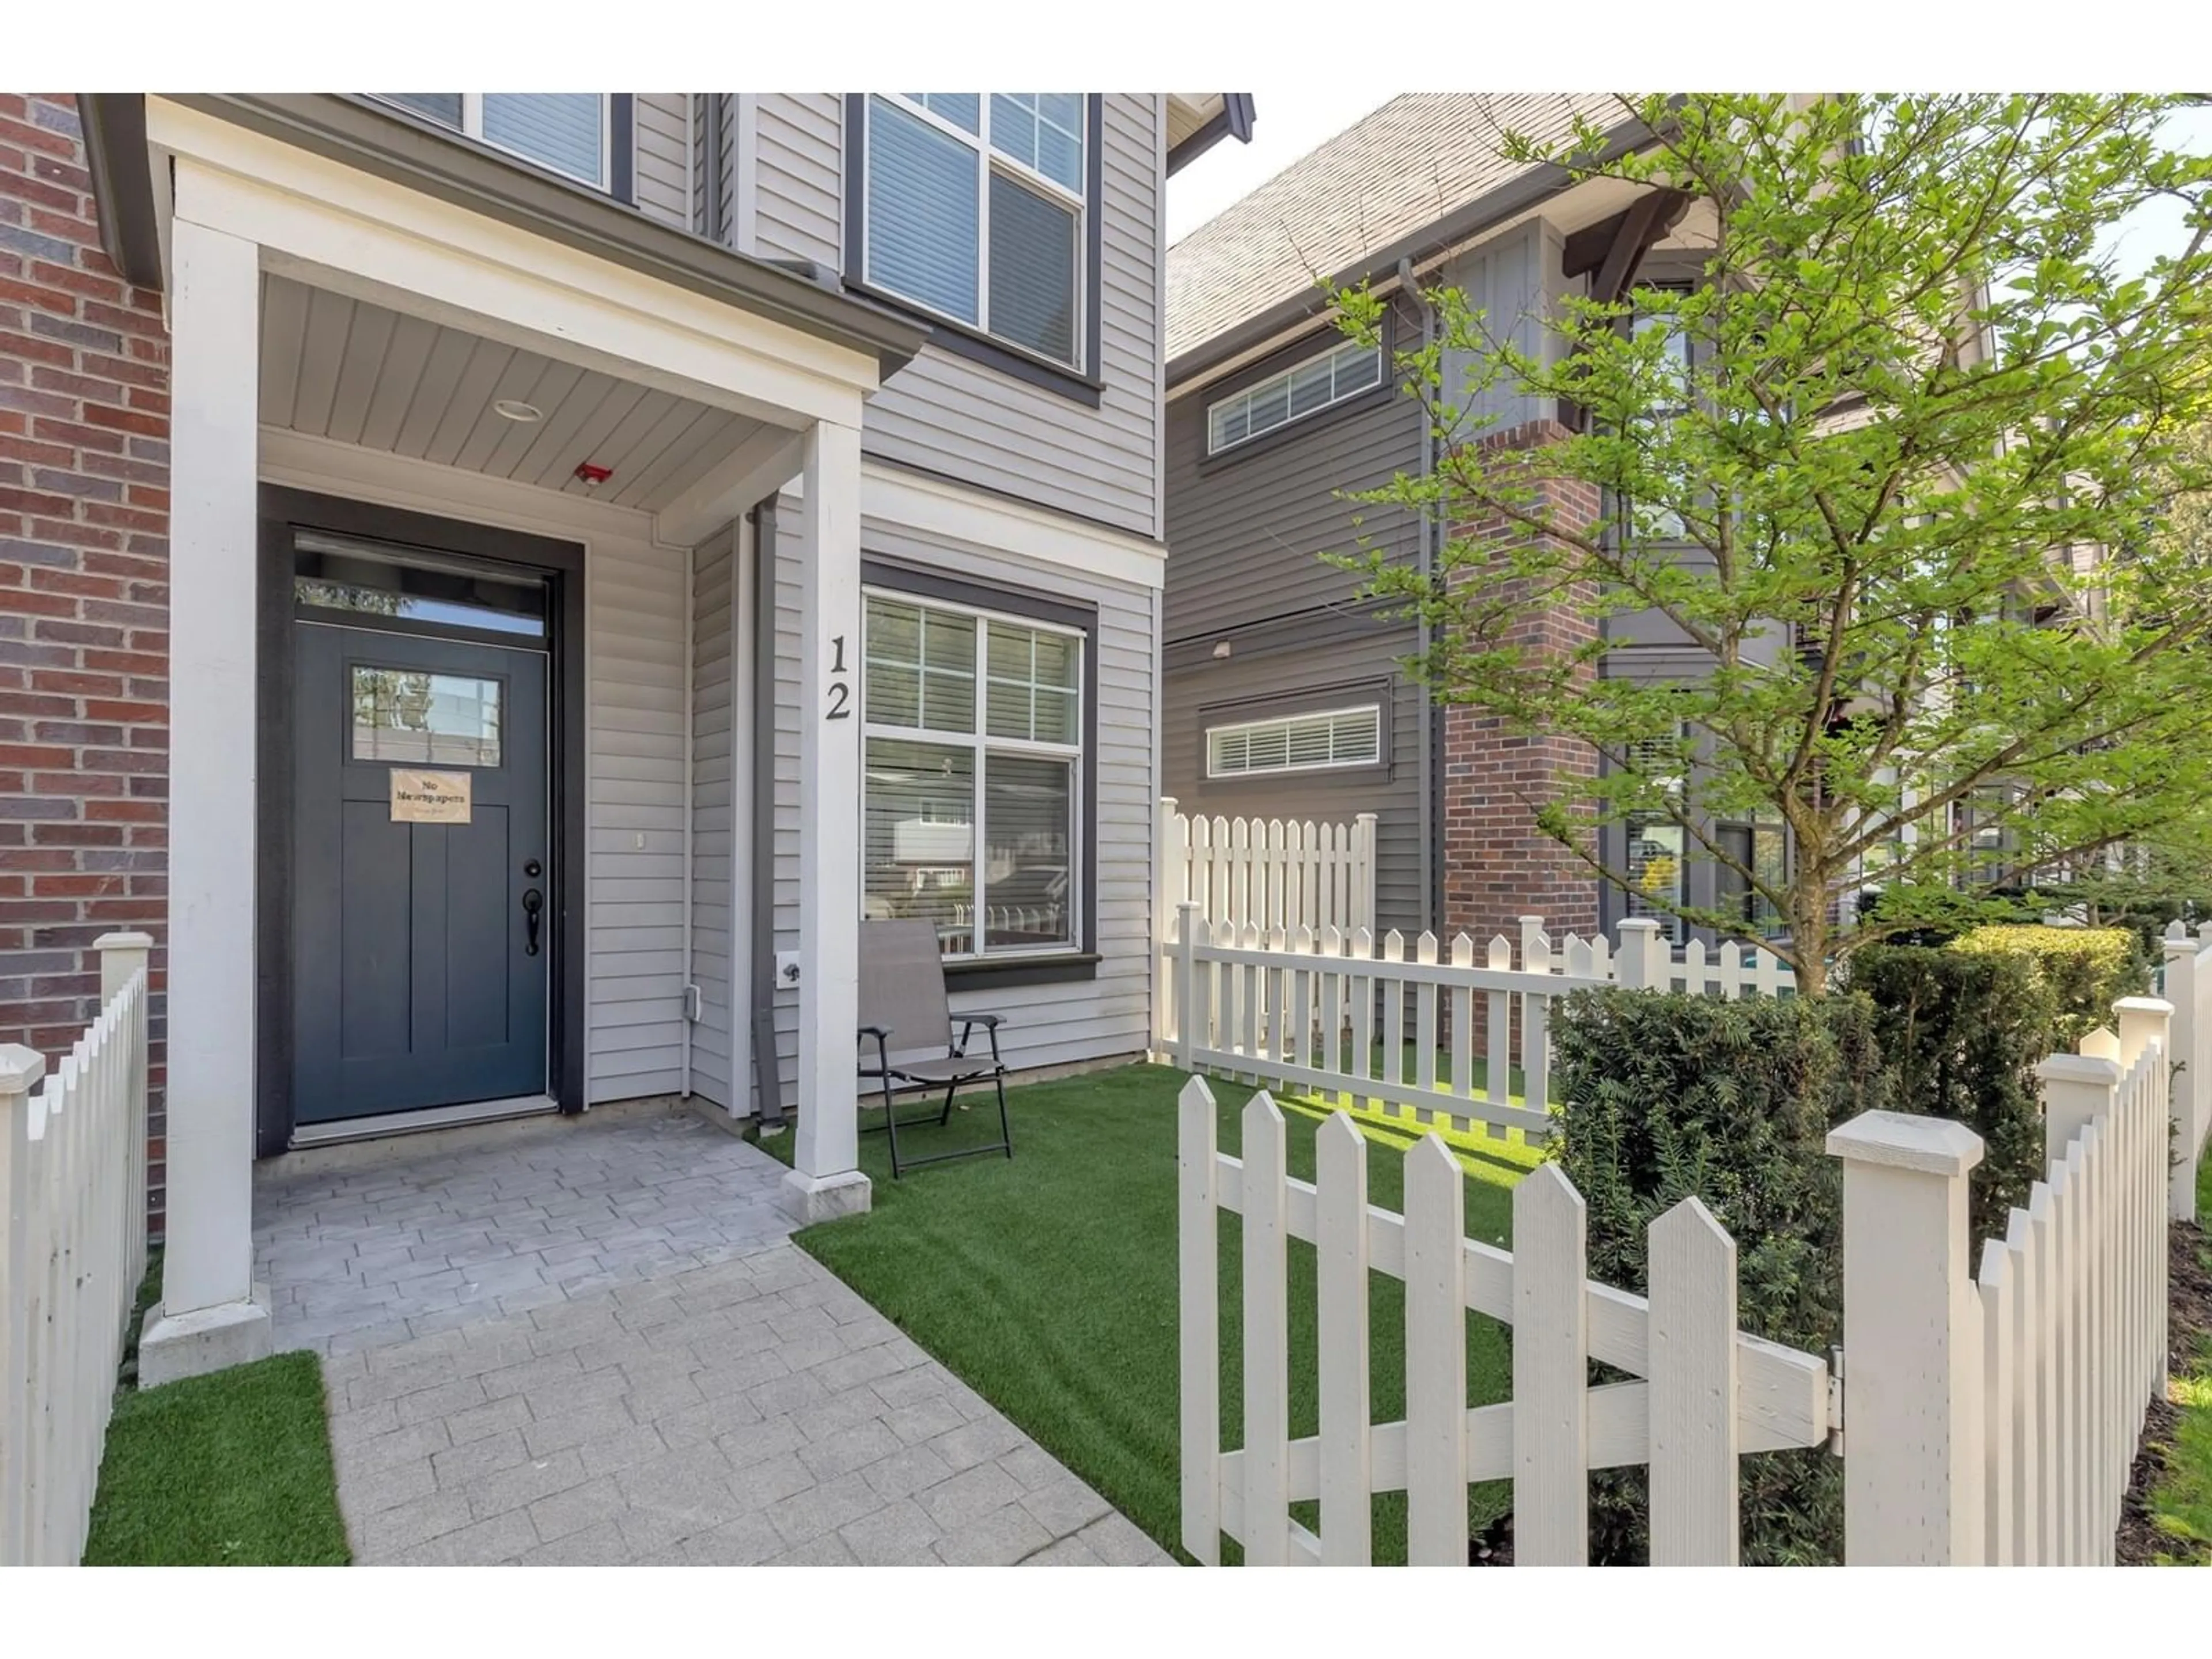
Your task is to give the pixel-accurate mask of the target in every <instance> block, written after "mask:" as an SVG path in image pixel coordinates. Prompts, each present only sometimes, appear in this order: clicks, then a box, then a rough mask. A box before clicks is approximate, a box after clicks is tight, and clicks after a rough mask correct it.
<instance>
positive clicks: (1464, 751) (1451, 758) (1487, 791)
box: [1443, 421, 1599, 960]
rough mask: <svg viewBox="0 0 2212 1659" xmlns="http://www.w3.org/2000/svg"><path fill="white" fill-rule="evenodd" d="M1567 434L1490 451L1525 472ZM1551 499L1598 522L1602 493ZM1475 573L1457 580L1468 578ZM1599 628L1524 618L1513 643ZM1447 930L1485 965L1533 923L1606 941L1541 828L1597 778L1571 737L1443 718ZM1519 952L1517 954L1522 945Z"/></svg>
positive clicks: (1542, 643)
mask: <svg viewBox="0 0 2212 1659" xmlns="http://www.w3.org/2000/svg"><path fill="white" fill-rule="evenodd" d="M1565 435H1566V432H1565V428H1563V427H1560V426H1559V425H1557V424H1555V423H1554V422H1549V421H1538V422H1530V423H1528V425H1525V426H1520V427H1516V428H1512V429H1511V430H1510V431H1507V432H1502V433H1498V434H1494V435H1492V436H1491V437H1490V438H1488V439H1486V441H1484V444H1483V448H1484V449H1485V450H1486V451H1494V452H1497V453H1498V464H1500V465H1525V464H1527V463H1528V462H1529V461H1530V460H1532V459H1534V457H1533V452H1535V451H1538V450H1540V449H1541V447H1542V446H1543V445H1545V444H1547V443H1549V442H1551V441H1554V440H1555V439H1558V438H1560V437H1564V436H1565ZM1541 488H1542V490H1543V494H1544V497H1545V499H1546V501H1547V502H1549V503H1550V505H1551V506H1552V507H1553V512H1554V513H1555V514H1556V515H1557V516H1558V517H1559V519H1560V520H1562V521H1563V522H1565V523H1569V524H1572V525H1575V526H1585V525H1593V524H1595V523H1596V522H1597V520H1598V514H1599V501H1598V492H1597V490H1596V489H1595V487H1594V486H1591V485H1588V484H1584V483H1579V482H1577V481H1573V480H1566V479H1546V480H1544V481H1543V482H1542V485H1541ZM1457 533H1458V534H1459V535H1461V536H1462V537H1467V538H1474V539H1477V540H1485V541H1493V542H1497V543H1499V544H1510V543H1515V542H1517V541H1518V540H1519V539H1520V538H1522V536H1524V535H1525V533H1526V532H1524V531H1522V530H1521V529H1520V528H1519V527H1518V526H1512V525H1510V524H1509V523H1508V522H1507V521H1506V520H1504V518H1503V517H1502V516H1498V515H1493V516H1492V517H1491V518H1489V519H1487V520H1477V521H1475V522H1474V523H1471V524H1468V525H1463V526H1460V527H1459V530H1458V532H1457ZM1469 574H1470V573H1469V572H1468V570H1466V569H1464V568H1463V569H1462V570H1461V571H1460V572H1459V573H1457V575H1458V578H1459V579H1460V580H1466V579H1467V578H1468V575H1469ZM1596 634H1597V625H1596V623H1595V622H1593V621H1592V620H1591V619H1590V618H1589V617H1584V616H1581V615H1578V614H1576V613H1572V612H1570V611H1564V610H1553V611H1545V612H1541V613H1538V614H1532V615H1528V616H1524V617H1522V618H1521V619H1520V620H1519V621H1517V622H1516V623H1515V624H1514V625H1513V627H1512V629H1511V630H1510V633H1509V635H1508V638H1509V639H1510V641H1512V642H1513V643H1515V644H1517V645H1520V646H1522V647H1529V648H1533V649H1534V650H1536V651H1539V652H1544V653H1552V654H1555V655H1559V654H1565V653H1569V652H1571V651H1573V650H1575V649H1577V647H1581V646H1583V645H1586V644H1588V643H1589V641H1591V640H1593V639H1595V637H1596ZM1443 748H1444V755H1443V815H1444V823H1443V921H1444V929H1445V932H1446V933H1447V935H1449V934H1452V933H1462V932H1464V933H1468V934H1470V935H1471V936H1473V937H1474V939H1475V941H1476V950H1477V952H1478V960H1480V951H1481V949H1482V947H1483V946H1484V945H1487V944H1488V943H1489V940H1490V939H1491V937H1492V935H1493V934H1497V933H1503V934H1504V935H1505V936H1506V937H1507V938H1508V939H1514V940H1516V941H1517V940H1518V939H1519V938H1520V921H1519V919H1520V918H1521V917H1522V916H1524V915H1541V916H1542V917H1543V918H1544V925H1545V927H1546V928H1547V930H1548V931H1549V932H1550V933H1551V935H1552V937H1553V940H1554V941H1555V942H1556V941H1557V940H1559V939H1561V938H1562V937H1563V936H1565V934H1567V933H1579V934H1581V935H1583V937H1584V938H1586V939H1587V938H1589V936H1590V935H1591V934H1592V933H1595V932H1596V931H1597V913H1598V903H1597V900H1598V882H1597V878H1596V876H1595V874H1594V873H1593V872H1591V871H1590V870H1589V866H1586V865H1584V864H1583V862H1582V861H1581V860H1578V859H1577V858H1576V857H1575V856H1574V855H1573V854H1571V853H1570V852H1568V851H1567V849H1566V848H1563V847H1561V846H1560V845H1559V843H1558V842H1555V841H1553V839H1552V838H1551V837H1550V836H1547V835H1545V834H1544V833H1543V831H1542V830H1541V829H1538V828H1537V827H1536V817H1535V815H1536V811H1537V809H1538V807H1540V806H1541V805H1544V804H1546V803H1547V802H1550V801H1553V800H1557V799H1561V798H1562V797H1563V796H1566V797H1571V796H1572V794H1573V793H1574V786H1573V780H1575V779H1577V778H1594V777H1595V776H1596V775H1597V757H1596V754H1595V751H1594V750H1591V749H1590V748H1589V746H1588V745H1587V744H1583V743H1582V742H1580V741H1579V740H1577V739H1576V738H1569V737H1565V736H1564V735H1561V736H1537V737H1522V736H1519V735H1517V734H1516V733H1514V732H1510V731H1509V730H1508V729H1507V728H1506V725H1505V722H1504V721H1503V720H1498V718H1497V717H1495V716H1493V715H1492V714H1486V713H1485V712H1484V711H1483V710H1481V709H1480V708H1472V707H1470V706H1468V705H1466V704H1460V703H1454V704H1449V705H1447V706H1446V708H1444V710H1443ZM1516 948H1517V946H1516Z"/></svg>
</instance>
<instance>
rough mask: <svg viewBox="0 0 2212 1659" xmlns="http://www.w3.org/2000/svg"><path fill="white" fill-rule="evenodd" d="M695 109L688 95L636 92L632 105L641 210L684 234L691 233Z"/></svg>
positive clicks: (638, 199) (636, 170) (638, 201)
mask: <svg viewBox="0 0 2212 1659" xmlns="http://www.w3.org/2000/svg"><path fill="white" fill-rule="evenodd" d="M690 105H691V95H690V94H689V93H684V92H641V93H636V94H633V95H632V100H631V105H630V108H631V112H632V114H631V125H632V127H633V129H634V135H633V137H634V144H635V171H634V173H632V179H633V180H634V182H635V189H636V193H637V207H638V211H639V212H641V213H646V214H650V215H651V216H653V218H656V219H659V220H660V221H661V222H664V223H666V224H671V225H675V226H677V227H678V228H681V229H684V230H689V229H690V228H691V174H690V152H691V111H690Z"/></svg>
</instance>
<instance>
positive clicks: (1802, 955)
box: [1790, 881, 1828, 997]
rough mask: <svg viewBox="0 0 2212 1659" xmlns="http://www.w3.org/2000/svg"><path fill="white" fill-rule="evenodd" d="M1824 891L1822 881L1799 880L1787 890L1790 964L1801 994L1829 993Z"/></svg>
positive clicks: (1811, 995)
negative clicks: (1788, 899)
mask: <svg viewBox="0 0 2212 1659" xmlns="http://www.w3.org/2000/svg"><path fill="white" fill-rule="evenodd" d="M1827 891H1828V890H1827V884H1826V882H1822V881H1814V882H1811V883H1806V882H1802V881H1801V882H1799V883H1798V884H1795V885H1794V886H1793V887H1792V889H1791V890H1790V945H1791V946H1792V948H1793V949H1794V951H1795V952H1796V962H1795V963H1793V964H1792V967H1793V968H1794V969H1795V971H1796V975H1797V994H1798V995H1799V996H1801V997H1820V996H1826V995H1827V994H1828V902H1827Z"/></svg>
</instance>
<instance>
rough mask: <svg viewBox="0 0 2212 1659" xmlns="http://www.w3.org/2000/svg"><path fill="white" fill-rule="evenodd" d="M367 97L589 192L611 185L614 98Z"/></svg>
mask: <svg viewBox="0 0 2212 1659" xmlns="http://www.w3.org/2000/svg"><path fill="white" fill-rule="evenodd" d="M369 96H370V97H372V98H377V99H380V100H383V101H384V102H386V103H387V104H396V105H398V106H399V107H400V108H401V109H404V110H405V111H407V112H409V113H410V114H413V115H419V116H421V117H422V118H423V119H424V120H426V121H435V122H436V123H437V124H438V125H440V126H441V127H450V128H452V129H453V131H455V132H458V133H460V134H462V135H464V136H465V137H470V138H476V139H480V140H482V141H483V143H487V144H489V145H490V146H491V147H492V148H493V149H503V150H506V151H507V153H508V154H509V155H520V157H521V158H522V159H523V160H524V161H534V162H536V163H537V164H538V166H539V167H544V168H546V169H548V170H549V171H551V172H554V173H562V174H565V175H566V176H567V177H568V178H571V179H575V180H576V181H577V182H578V183H580V184H586V185H591V186H592V189H594V190H606V189H609V188H611V185H610V183H609V173H610V167H609V158H610V156H611V154H612V152H613V149H614V142H613V132H612V105H613V100H611V98H609V97H608V95H607V94H605V93H603V92H374V93H371V94H369Z"/></svg>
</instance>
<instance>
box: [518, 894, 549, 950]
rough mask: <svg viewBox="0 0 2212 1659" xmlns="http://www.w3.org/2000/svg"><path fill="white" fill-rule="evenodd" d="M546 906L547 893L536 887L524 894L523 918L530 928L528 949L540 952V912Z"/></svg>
mask: <svg viewBox="0 0 2212 1659" xmlns="http://www.w3.org/2000/svg"><path fill="white" fill-rule="evenodd" d="M544 908H545V895H544V894H543V893H541V892H539V891H538V890H537V889H536V888H535V887H532V888H528V889H526V890H524V892H523V895H522V920H523V922H524V925H525V926H526V927H527V928H528V930H529V943H528V946H527V949H528V951H529V954H530V955H532V956H533V957H534V956H536V955H537V954H538V912H539V911H541V910H543V909H544Z"/></svg>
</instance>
